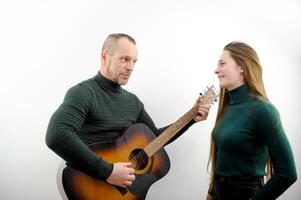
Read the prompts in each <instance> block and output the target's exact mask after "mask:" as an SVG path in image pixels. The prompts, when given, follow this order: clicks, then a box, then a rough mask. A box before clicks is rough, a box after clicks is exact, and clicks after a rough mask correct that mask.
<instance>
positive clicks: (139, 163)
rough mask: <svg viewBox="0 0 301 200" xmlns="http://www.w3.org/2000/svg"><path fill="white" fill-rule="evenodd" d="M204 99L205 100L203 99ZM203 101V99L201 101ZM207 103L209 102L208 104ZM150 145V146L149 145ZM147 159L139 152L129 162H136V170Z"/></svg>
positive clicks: (143, 153) (144, 154)
mask: <svg viewBox="0 0 301 200" xmlns="http://www.w3.org/2000/svg"><path fill="white" fill-rule="evenodd" d="M204 96H207V97H208V95H203V96H202V97H204ZM210 96H211V100H210V101H211V103H212V102H213V101H212V96H215V95H210ZM205 99H206V98H205ZM202 100H203V99H202ZM210 101H209V102H210ZM209 102H207V103H209ZM151 145H152V144H151ZM152 146H154V145H152ZM148 159H149V157H148V156H147V154H146V153H145V152H144V151H143V150H142V151H141V152H139V153H138V154H137V155H135V156H134V157H133V158H132V159H131V160H130V162H134V160H135V161H136V162H134V163H135V165H136V166H135V167H136V168H139V167H141V166H142V165H144V164H146V163H147V162H148ZM140 161H142V162H140Z"/></svg>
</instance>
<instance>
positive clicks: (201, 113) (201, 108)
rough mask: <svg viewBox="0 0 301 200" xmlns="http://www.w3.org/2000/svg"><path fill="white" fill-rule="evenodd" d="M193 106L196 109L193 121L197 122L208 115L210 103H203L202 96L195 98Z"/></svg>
mask: <svg viewBox="0 0 301 200" xmlns="http://www.w3.org/2000/svg"><path fill="white" fill-rule="evenodd" d="M194 106H195V107H196V108H197V110H198V115H197V116H196V117H195V118H194V121H196V122H199V121H203V120H206V119H207V117H208V114H209V110H210V107H211V105H210V104H203V102H202V98H201V97H199V98H198V99H197V100H196V102H195V104H194Z"/></svg>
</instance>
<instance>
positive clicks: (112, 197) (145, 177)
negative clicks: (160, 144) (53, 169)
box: [62, 123, 170, 200]
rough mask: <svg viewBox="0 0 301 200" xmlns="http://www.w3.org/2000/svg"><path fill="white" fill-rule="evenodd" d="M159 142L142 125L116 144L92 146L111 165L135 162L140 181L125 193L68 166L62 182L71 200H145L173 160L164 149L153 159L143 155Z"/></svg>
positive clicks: (135, 125)
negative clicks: (154, 142)
mask: <svg viewBox="0 0 301 200" xmlns="http://www.w3.org/2000/svg"><path fill="white" fill-rule="evenodd" d="M155 138H156V136H155V134H154V133H153V132H152V131H151V130H150V129H149V128H148V127H147V126H146V125H144V124H141V123H138V124H134V125H132V126H131V127H129V128H128V130H127V131H126V132H125V133H124V134H123V136H121V137H120V138H118V139H117V140H116V141H114V142H109V143H97V144H93V145H91V146H90V148H91V150H93V151H94V152H95V153H96V154H97V155H98V156H99V157H101V158H102V159H103V160H106V161H107V162H110V163H115V162H129V161H132V162H134V164H135V166H136V167H135V176H136V179H135V181H133V184H132V185H131V186H130V187H129V188H127V189H121V188H119V187H116V186H113V185H110V184H108V183H107V182H105V181H101V180H97V179H94V178H92V177H91V176H88V175H86V174H85V173H83V172H81V171H79V170H76V169H74V168H72V167H70V166H66V167H65V169H64V170H63V176H62V181H63V186H64V190H65V193H66V195H67V197H68V198H69V199H70V200H144V199H145V197H146V194H147V191H148V189H149V187H150V186H151V185H152V184H153V183H154V182H156V181H158V180H159V179H161V178H162V177H163V176H165V175H166V174H167V173H168V171H169V168H170V160H169V158H168V155H167V153H166V151H165V150H164V149H163V148H162V149H160V150H159V151H158V152H157V153H156V154H154V155H153V156H152V157H151V158H148V157H147V156H146V154H143V153H144V151H143V149H144V148H145V147H146V146H147V145H148V144H149V143H151V141H152V140H154V139H155ZM141 155H142V156H141ZM143 155H144V156H143ZM133 158H137V159H134V160H133ZM138 158H139V159H138Z"/></svg>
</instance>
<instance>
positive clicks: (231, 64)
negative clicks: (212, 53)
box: [214, 50, 244, 90]
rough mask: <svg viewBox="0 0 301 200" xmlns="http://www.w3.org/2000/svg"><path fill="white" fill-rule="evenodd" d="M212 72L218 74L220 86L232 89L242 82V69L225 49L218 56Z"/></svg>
mask: <svg viewBox="0 0 301 200" xmlns="http://www.w3.org/2000/svg"><path fill="white" fill-rule="evenodd" d="M214 73H215V74H216V75H217V76H218V79H219V83H220V87H221V88H225V89H228V90H232V89H234V88H236V87H239V86H241V85H243V84H244V77H243V69H242V67H241V66H239V65H238V64H237V63H236V62H235V60H234V59H233V58H232V57H231V56H230V53H229V51H227V50H225V51H223V53H222V55H221V56H220V59H219V61H218V65H217V68H216V69H215V71H214Z"/></svg>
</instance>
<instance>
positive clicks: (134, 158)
mask: <svg viewBox="0 0 301 200" xmlns="http://www.w3.org/2000/svg"><path fill="white" fill-rule="evenodd" d="M130 161H131V162H132V166H133V167H134V168H135V169H136V170H141V169H144V168H145V167H146V166H147V163H148V156H147V155H146V153H145V152H144V151H143V150H142V149H135V150H133V151H132V152H131V154H130Z"/></svg>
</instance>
